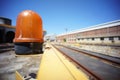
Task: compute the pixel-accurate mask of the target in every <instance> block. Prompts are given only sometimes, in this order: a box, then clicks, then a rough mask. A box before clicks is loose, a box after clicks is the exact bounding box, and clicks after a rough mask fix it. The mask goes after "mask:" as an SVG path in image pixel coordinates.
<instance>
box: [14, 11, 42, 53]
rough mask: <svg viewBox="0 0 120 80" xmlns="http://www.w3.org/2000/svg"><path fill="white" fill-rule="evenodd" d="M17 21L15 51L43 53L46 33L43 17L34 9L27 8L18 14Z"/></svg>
mask: <svg viewBox="0 0 120 80" xmlns="http://www.w3.org/2000/svg"><path fill="white" fill-rule="evenodd" d="M16 22H17V23H16V32H15V38H14V43H15V53H16V54H33V53H34V54H36V53H42V52H43V51H42V44H43V42H44V40H43V35H44V34H43V28H42V19H41V17H40V16H39V15H38V14H37V13H36V12H34V11H31V10H25V11H23V12H21V13H20V14H19V15H18V17H17V21H16Z"/></svg>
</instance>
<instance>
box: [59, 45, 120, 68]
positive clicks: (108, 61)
mask: <svg viewBox="0 0 120 80" xmlns="http://www.w3.org/2000/svg"><path fill="white" fill-rule="evenodd" d="M61 46H63V47H66V48H68V49H71V50H74V51H77V52H80V53H82V54H85V55H88V56H91V57H94V58H97V59H99V60H102V61H105V62H107V63H109V64H112V65H115V66H118V67H120V59H119V61H115V60H111V59H109V58H105V57H102V56H98V55H94V54H91V53H88V52H84V51H82V50H78V49H73V48H71V47H67V46H64V45H61Z"/></svg>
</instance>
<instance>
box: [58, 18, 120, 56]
mask: <svg viewBox="0 0 120 80" xmlns="http://www.w3.org/2000/svg"><path fill="white" fill-rule="evenodd" d="M57 42H59V43H65V44H73V45H75V44H77V45H78V47H79V48H81V49H85V50H90V51H95V52H100V53H105V54H110V55H112V56H116V57H117V56H119V57H120V20H116V21H112V22H108V23H104V24H99V25H95V26H91V27H89V28H85V29H80V30H76V31H72V32H68V33H65V34H61V35H58V36H57ZM98 47H99V48H98ZM103 48H104V50H103ZM105 48H106V49H105ZM114 54H115V55H114Z"/></svg>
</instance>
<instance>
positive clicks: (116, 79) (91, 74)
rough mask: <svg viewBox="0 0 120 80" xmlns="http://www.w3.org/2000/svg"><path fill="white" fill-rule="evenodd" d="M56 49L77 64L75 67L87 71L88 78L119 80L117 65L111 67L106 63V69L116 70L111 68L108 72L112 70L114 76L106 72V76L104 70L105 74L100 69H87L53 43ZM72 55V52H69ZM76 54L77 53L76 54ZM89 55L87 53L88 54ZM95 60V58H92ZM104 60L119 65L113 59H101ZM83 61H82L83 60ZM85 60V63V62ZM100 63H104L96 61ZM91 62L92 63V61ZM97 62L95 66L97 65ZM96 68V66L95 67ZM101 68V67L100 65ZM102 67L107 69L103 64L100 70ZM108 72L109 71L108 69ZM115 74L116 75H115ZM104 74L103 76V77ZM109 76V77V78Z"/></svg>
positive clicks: (119, 73) (119, 69) (94, 79)
mask: <svg viewBox="0 0 120 80" xmlns="http://www.w3.org/2000/svg"><path fill="white" fill-rule="evenodd" d="M53 46H54V47H55V48H56V49H57V50H58V51H60V52H61V53H62V54H63V55H65V56H66V57H67V58H69V59H70V60H71V61H72V62H73V63H75V65H77V67H78V68H80V69H81V68H82V70H83V71H84V72H85V73H87V75H88V76H89V77H90V80H119V79H120V77H119V75H120V72H119V71H120V68H118V67H113V66H112V65H111V66H112V67H111V66H110V67H109V64H106V66H108V69H115V70H116V71H118V72H117V73H115V71H113V70H111V71H110V72H113V73H111V74H114V75H115V76H111V74H108V75H107V76H106V72H105V75H103V74H102V73H101V72H102V71H100V70H98V71H97V70H96V71H94V69H92V68H91V69H89V67H86V66H85V65H83V64H81V63H82V61H81V62H80V61H78V59H77V58H73V57H71V56H70V55H68V54H67V53H66V52H65V51H63V50H60V49H59V46H56V45H53ZM62 47H64V48H67V49H70V50H73V51H76V52H78V53H82V52H81V51H78V50H75V49H72V48H68V47H66V46H62ZM68 52H70V51H68ZM85 54H86V53H85V52H84V53H82V55H85ZM71 55H72V54H71ZM77 55H78V54H77ZM88 55H89V54H88ZM89 56H93V55H89ZM93 57H96V56H93ZM96 58H99V59H103V58H101V57H96ZM94 60H95V59H94ZM103 60H104V61H107V62H109V63H112V64H116V65H119V63H114V61H109V60H108V59H103ZM83 62H84V61H83ZM87 62H88V63H89V61H87ZM87 62H86V63H87ZM98 62H99V63H100V64H105V63H103V62H101V61H98ZM99 63H98V64H99ZM92 64H93V63H92ZM94 64H97V62H96V63H94ZM98 64H97V66H99V65H98ZM88 65H89V64H88ZM97 68H98V67H97ZM101 68H102V67H101ZM104 69H106V70H105V71H108V70H107V68H106V67H105V68H104V66H103V69H102V70H104ZM108 72H109V71H108ZM116 75H117V76H116ZM104 76H105V77H104ZM111 77H113V78H111ZM110 78H111V79H110Z"/></svg>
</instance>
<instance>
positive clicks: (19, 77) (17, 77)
mask: <svg viewBox="0 0 120 80" xmlns="http://www.w3.org/2000/svg"><path fill="white" fill-rule="evenodd" d="M15 76H16V80H24V79H23V77H22V76H21V75H20V74H19V72H17V71H16V72H15Z"/></svg>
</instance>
